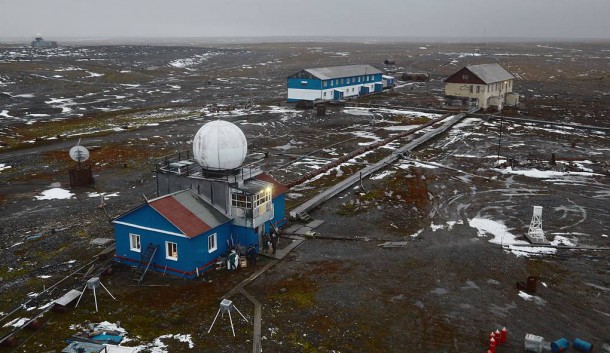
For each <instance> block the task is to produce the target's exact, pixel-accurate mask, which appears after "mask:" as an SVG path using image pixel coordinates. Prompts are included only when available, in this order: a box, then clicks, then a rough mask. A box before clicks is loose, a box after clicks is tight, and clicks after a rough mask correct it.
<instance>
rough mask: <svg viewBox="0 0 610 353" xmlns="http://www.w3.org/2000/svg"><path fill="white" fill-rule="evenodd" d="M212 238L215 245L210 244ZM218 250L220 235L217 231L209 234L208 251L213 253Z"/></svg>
mask: <svg viewBox="0 0 610 353" xmlns="http://www.w3.org/2000/svg"><path fill="white" fill-rule="evenodd" d="M210 240H212V242H213V244H212V245H213V247H211V246H210ZM216 250H218V236H217V233H214V234H210V235H208V253H213V252H214V251H216Z"/></svg>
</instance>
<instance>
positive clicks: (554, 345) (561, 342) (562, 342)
mask: <svg viewBox="0 0 610 353" xmlns="http://www.w3.org/2000/svg"><path fill="white" fill-rule="evenodd" d="M568 348H570V341H568V340H567V339H565V338H560V339H558V340H557V341H554V342H551V351H552V352H553V353H559V352H563V351H565V350H566V349H568Z"/></svg>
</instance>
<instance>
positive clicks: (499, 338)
mask: <svg viewBox="0 0 610 353" xmlns="http://www.w3.org/2000/svg"><path fill="white" fill-rule="evenodd" d="M494 334H495V336H496V337H495V339H496V343H497V345H498V346H499V345H501V344H502V336H500V331H498V330H496V332H494Z"/></svg>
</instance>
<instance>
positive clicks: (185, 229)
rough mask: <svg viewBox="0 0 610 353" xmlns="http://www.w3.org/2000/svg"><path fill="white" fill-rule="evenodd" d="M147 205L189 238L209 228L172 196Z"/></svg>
mask: <svg viewBox="0 0 610 353" xmlns="http://www.w3.org/2000/svg"><path fill="white" fill-rule="evenodd" d="M149 205H150V206H151V207H152V208H154V209H155V210H156V211H157V212H159V213H160V214H161V215H162V216H163V217H165V218H166V219H167V220H168V221H170V222H171V223H172V224H173V225H174V226H176V227H177V228H178V229H180V231H181V232H182V233H184V235H186V236H187V237H189V238H193V237H196V236H198V235H200V234H201V233H203V232H205V231H207V230H209V229H210V228H211V227H210V226H209V225H207V224H206V223H205V222H203V221H202V220H201V219H199V217H197V216H196V215H195V214H194V213H193V212H191V211H189V210H188V209H187V208H186V207H184V205H182V204H181V203H180V202H178V200H176V199H175V198H173V197H172V196H168V197H163V198H160V199H157V200H154V201H151V202H150V203H149Z"/></svg>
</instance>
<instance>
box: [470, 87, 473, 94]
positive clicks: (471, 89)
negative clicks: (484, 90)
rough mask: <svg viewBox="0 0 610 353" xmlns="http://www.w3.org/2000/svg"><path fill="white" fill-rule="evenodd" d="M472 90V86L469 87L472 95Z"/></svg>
mask: <svg viewBox="0 0 610 353" xmlns="http://www.w3.org/2000/svg"><path fill="white" fill-rule="evenodd" d="M473 88H474V87H473V86H472V85H470V93H472V91H473Z"/></svg>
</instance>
